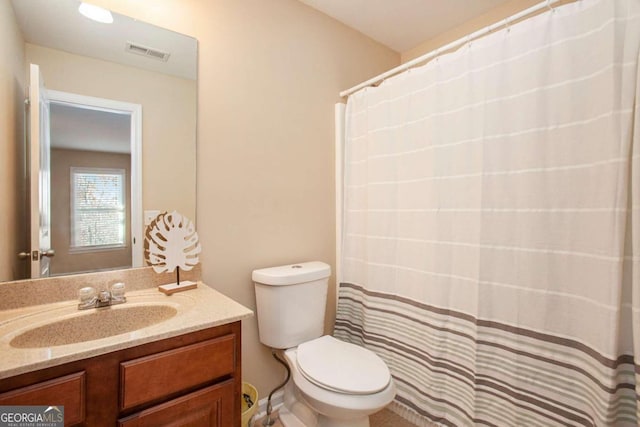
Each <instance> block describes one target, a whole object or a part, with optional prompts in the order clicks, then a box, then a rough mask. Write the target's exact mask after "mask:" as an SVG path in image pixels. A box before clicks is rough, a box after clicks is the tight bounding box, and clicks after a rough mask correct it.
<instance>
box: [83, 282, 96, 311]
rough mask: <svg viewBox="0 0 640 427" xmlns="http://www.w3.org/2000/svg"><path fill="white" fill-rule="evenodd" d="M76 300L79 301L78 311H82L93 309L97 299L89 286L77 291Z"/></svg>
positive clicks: (94, 291)
mask: <svg viewBox="0 0 640 427" xmlns="http://www.w3.org/2000/svg"><path fill="white" fill-rule="evenodd" d="M78 299H79V300H80V304H78V309H80V310H84V309H87V308H91V307H94V306H95V304H96V301H97V300H98V297H97V296H96V290H95V289H94V288H92V287H91V286H87V287H86V288H81V289H80V290H79V291H78Z"/></svg>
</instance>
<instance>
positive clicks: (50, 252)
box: [40, 249, 56, 258]
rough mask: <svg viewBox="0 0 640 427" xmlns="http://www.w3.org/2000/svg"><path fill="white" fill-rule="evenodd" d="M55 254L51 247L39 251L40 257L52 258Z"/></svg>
mask: <svg viewBox="0 0 640 427" xmlns="http://www.w3.org/2000/svg"><path fill="white" fill-rule="evenodd" d="M55 255H56V251H54V250H53V249H47V250H46V251H40V258H42V257H45V256H46V257H49V258H53V257H54V256H55Z"/></svg>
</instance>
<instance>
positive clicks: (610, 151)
mask: <svg viewBox="0 0 640 427" xmlns="http://www.w3.org/2000/svg"><path fill="white" fill-rule="evenodd" d="M639 46H640V0H579V1H577V2H575V3H571V4H568V5H564V6H561V7H557V8H555V9H553V10H549V11H547V12H545V13H543V14H540V15H538V16H536V17H533V18H530V19H528V20H526V21H523V22H521V23H518V24H514V25H511V26H509V27H506V28H504V29H503V30H501V31H499V32H496V33H494V34H492V35H490V36H487V37H485V38H483V39H480V40H477V41H472V42H470V43H468V44H467V45H465V46H463V47H461V48H460V49H459V50H457V51H456V52H454V53H450V54H447V55H443V56H440V57H439V58H438V59H436V60H433V61H431V62H430V63H428V64H427V65H425V66H423V67H420V68H416V69H412V70H410V71H408V72H405V73H403V74H401V75H398V76H396V77H394V78H391V79H388V80H387V81H385V82H384V83H383V84H381V85H380V86H379V87H375V88H374V87H371V88H367V89H365V90H362V91H360V92H359V93H356V94H355V95H352V96H350V97H349V100H348V104H347V113H346V137H345V138H346V143H345V145H346V147H345V151H344V188H343V190H344V210H343V237H342V240H343V242H342V256H341V264H342V270H343V271H342V276H341V278H340V285H339V299H338V313H337V319H336V325H335V335H336V336H337V337H338V338H341V339H343V340H346V341H350V342H354V343H357V344H360V345H364V346H365V347H367V348H370V349H372V350H373V351H375V352H376V353H378V354H379V355H380V356H381V357H382V358H383V359H384V360H385V361H386V363H387V364H388V366H389V368H390V370H391V373H392V375H393V378H394V380H395V383H396V385H397V389H398V393H397V396H396V400H395V402H394V404H393V407H392V409H394V410H395V411H396V412H399V413H400V414H401V415H403V416H404V417H406V418H408V419H410V420H412V421H413V422H415V423H416V424H418V425H430V423H435V424H437V425H443V426H471V425H485V426H541V427H548V426H638V425H640V424H639V420H640V410H639V407H640V400H639V399H640V397H639V393H640V190H639V186H640V145H639V143H640V125H639V123H640V107H639V106H638V102H640V96H639V90H638V87H639V85H638V80H639V79H638V54H639Z"/></svg>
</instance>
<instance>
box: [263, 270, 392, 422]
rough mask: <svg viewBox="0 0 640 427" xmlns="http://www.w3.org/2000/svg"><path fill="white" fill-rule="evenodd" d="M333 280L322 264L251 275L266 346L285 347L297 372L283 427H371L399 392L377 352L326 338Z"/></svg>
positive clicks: (286, 398)
mask: <svg viewBox="0 0 640 427" xmlns="http://www.w3.org/2000/svg"><path fill="white" fill-rule="evenodd" d="M330 275H331V268H330V267H329V265H327V264H325V263H323V262H318V261H314V262H305V263H301V264H292V265H284V266H280V267H271V268H264V269H260V270H254V271H253V274H252V279H253V282H254V284H255V291H256V308H257V316H258V329H259V335H260V341H261V342H262V343H263V344H265V345H267V346H269V347H271V348H273V349H279V350H284V358H285V360H286V362H287V364H288V365H289V368H290V369H291V379H290V380H289V381H288V383H287V384H286V386H285V389H284V404H283V406H282V407H281V408H280V410H279V414H278V416H279V418H280V421H281V422H282V424H283V425H284V426H285V427H368V426H369V415H370V414H373V413H375V412H377V411H379V410H380V409H382V408H384V407H385V406H387V405H388V404H389V403H391V401H392V400H393V398H394V397H395V394H396V388H395V384H394V382H393V379H392V378H391V374H390V373H389V368H388V367H387V365H386V364H385V363H384V361H383V360H382V359H380V357H378V355H376V354H375V353H373V352H372V351H370V350H368V349H366V348H364V347H360V346H357V345H355V344H351V343H347V342H344V341H340V340H338V339H336V338H334V337H332V336H329V335H323V330H324V317H325V316H324V313H325V306H326V301H327V289H328V283H329V276H330Z"/></svg>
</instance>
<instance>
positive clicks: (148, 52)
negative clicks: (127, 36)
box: [125, 42, 171, 62]
mask: <svg viewBox="0 0 640 427" xmlns="http://www.w3.org/2000/svg"><path fill="white" fill-rule="evenodd" d="M125 50H126V51H127V52H129V53H135V54H136V55H142V56H146V57H147V58H153V59H157V60H159V61H164V62H167V61H168V60H169V56H171V54H170V53H168V52H163V51H161V50H158V49H154V48H152V47H147V46H143V45H141V44H137V43H132V42H127V46H126V47H125Z"/></svg>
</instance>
